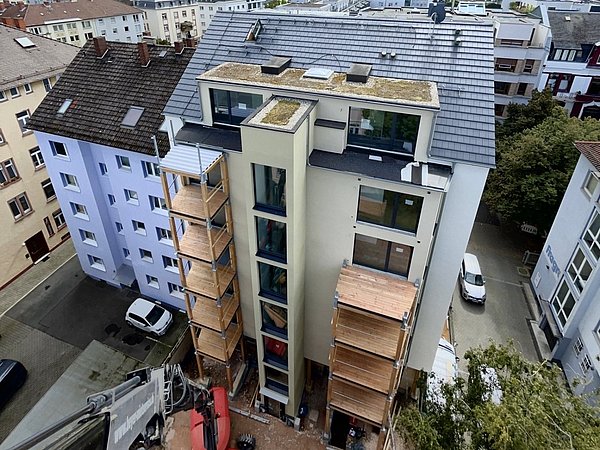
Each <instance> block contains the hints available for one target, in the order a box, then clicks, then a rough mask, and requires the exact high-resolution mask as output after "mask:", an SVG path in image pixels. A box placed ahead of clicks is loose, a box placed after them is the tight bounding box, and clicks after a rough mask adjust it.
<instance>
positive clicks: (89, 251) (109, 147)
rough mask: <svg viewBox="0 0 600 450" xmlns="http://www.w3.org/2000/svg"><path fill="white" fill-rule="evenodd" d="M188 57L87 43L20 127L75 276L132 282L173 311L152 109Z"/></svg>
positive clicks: (160, 136)
mask: <svg viewBox="0 0 600 450" xmlns="http://www.w3.org/2000/svg"><path fill="white" fill-rule="evenodd" d="M192 53H193V49H190V48H186V49H184V48H182V46H177V47H175V48H173V47H165V46H149V45H147V44H146V43H138V44H130V43H119V42H110V43H109V44H107V42H106V40H105V39H104V38H101V37H100V38H95V39H94V40H93V41H90V42H88V43H87V44H86V45H85V46H84V48H83V49H82V50H81V51H80V52H79V53H78V54H77V56H76V57H75V59H74V60H73V64H71V65H70V66H69V68H68V69H67V70H66V71H65V73H64V74H63V76H62V77H61V79H60V80H59V82H58V83H57V84H56V85H55V87H54V89H53V91H52V92H51V95H49V96H48V97H47V98H46V99H45V101H44V102H43V103H42V105H41V106H40V107H39V108H38V110H37V111H36V113H35V114H34V115H33V116H32V118H31V121H30V124H29V126H30V127H31V129H34V130H36V137H37V139H38V145H39V148H40V150H41V153H42V155H43V158H44V161H45V162H46V166H47V168H48V174H49V176H50V179H51V180H52V183H53V185H54V187H55V191H56V196H57V198H58V202H59V203H60V206H61V208H62V211H63V217H64V218H63V219H62V220H63V221H64V222H66V223H67V225H68V227H69V230H70V232H71V236H72V238H73V243H74V246H75V249H76V250H77V255H78V257H79V262H80V263H81V267H82V268H83V270H84V272H85V273H86V274H87V275H89V276H91V277H93V278H95V279H98V280H104V281H106V283H108V284H110V285H113V286H131V285H132V284H133V283H134V282H135V281H136V280H137V284H138V287H139V290H140V292H141V293H142V294H143V295H145V296H148V297H150V298H154V299H156V300H159V301H161V302H164V303H167V304H171V305H175V306H176V307H182V300H181V298H182V297H183V294H182V293H181V290H182V288H181V286H180V282H179V279H180V278H179V274H178V268H177V261H176V256H175V253H174V250H173V243H172V239H173V237H172V235H171V232H170V230H169V219H168V215H167V210H166V205H165V200H164V194H163V191H162V185H161V182H160V177H159V167H158V159H157V152H158V155H160V154H163V155H164V154H165V153H166V151H167V150H168V148H169V143H168V137H167V134H166V133H164V132H161V131H160V130H159V128H160V125H161V123H162V116H161V111H162V108H163V106H164V105H165V103H166V101H167V99H168V98H169V96H170V94H171V92H172V91H173V88H174V87H175V85H176V84H177V82H178V80H179V78H180V76H181V74H182V72H183V70H184V69H185V67H186V66H187V63H188V61H189V59H190V57H191V54H192ZM153 137H155V138H156V141H155V145H154V144H153V141H152V139H153ZM56 207H57V208H58V205H57V206H56ZM159 280H160V281H159Z"/></svg>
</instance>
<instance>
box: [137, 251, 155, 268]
mask: <svg viewBox="0 0 600 450" xmlns="http://www.w3.org/2000/svg"><path fill="white" fill-rule="evenodd" d="M140 259H141V260H142V261H145V262H147V263H150V264H153V263H154V257H153V256H152V252H151V251H150V250H147V249H145V248H140Z"/></svg>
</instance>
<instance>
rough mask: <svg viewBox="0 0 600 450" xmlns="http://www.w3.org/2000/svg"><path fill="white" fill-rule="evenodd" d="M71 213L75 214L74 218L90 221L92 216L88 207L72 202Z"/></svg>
mask: <svg viewBox="0 0 600 450" xmlns="http://www.w3.org/2000/svg"><path fill="white" fill-rule="evenodd" d="M70 204H71V211H72V212H73V216H75V217H77V218H79V219H83V220H90V216H89V214H88V211H87V207H86V206H85V205H82V204H81V203H75V202H71V203H70Z"/></svg>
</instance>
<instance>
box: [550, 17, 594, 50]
mask: <svg viewBox="0 0 600 450" xmlns="http://www.w3.org/2000/svg"><path fill="white" fill-rule="evenodd" d="M565 17H569V19H570V20H565ZM548 21H549V22H550V29H551V30H552V43H553V44H554V47H555V48H571V49H581V44H594V43H596V42H598V41H600V15H599V14H590V13H580V12H568V11H548Z"/></svg>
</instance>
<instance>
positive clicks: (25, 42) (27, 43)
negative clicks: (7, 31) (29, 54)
mask: <svg viewBox="0 0 600 450" xmlns="http://www.w3.org/2000/svg"><path fill="white" fill-rule="evenodd" d="M15 41H17V44H19V45H20V46H21V47H23V48H30V47H35V44H34V43H33V42H32V41H31V39H29V38H28V37H20V38H15Z"/></svg>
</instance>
